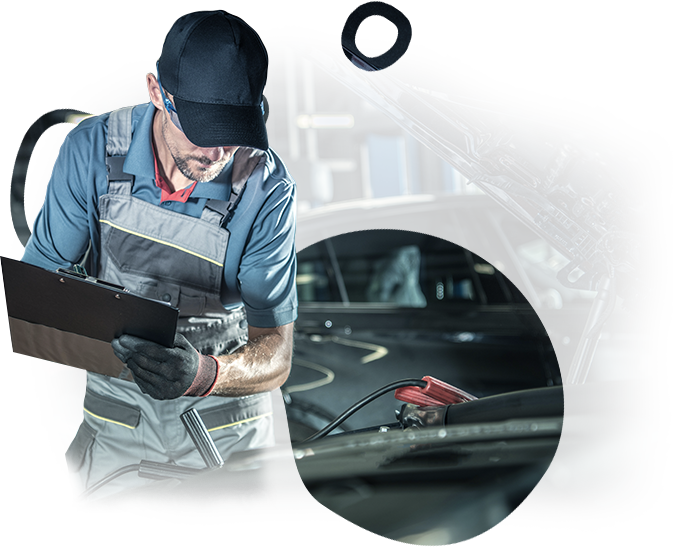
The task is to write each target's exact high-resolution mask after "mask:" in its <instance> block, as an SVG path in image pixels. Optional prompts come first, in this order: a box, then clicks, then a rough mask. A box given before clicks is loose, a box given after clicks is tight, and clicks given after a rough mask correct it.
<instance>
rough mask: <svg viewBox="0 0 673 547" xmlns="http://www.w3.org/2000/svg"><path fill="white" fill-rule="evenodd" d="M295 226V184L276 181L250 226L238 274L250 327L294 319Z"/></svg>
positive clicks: (273, 325)
mask: <svg viewBox="0 0 673 547" xmlns="http://www.w3.org/2000/svg"><path fill="white" fill-rule="evenodd" d="M295 226H296V208H295V185H294V182H293V181H292V180H288V179H280V180H277V181H276V184H275V185H274V188H273V190H272V192H270V194H269V195H268V197H267V199H266V200H265V202H264V205H263V206H262V208H261V209H260V211H259V214H258V215H257V218H256V220H255V222H254V223H253V225H252V229H251V232H250V236H249V238H248V242H247V244H246V248H245V252H244V253H243V256H242V258H241V265H240V270H239V274H238V288H239V290H240V293H241V297H242V300H243V303H244V304H245V308H246V312H247V316H248V323H249V324H250V325H252V326H255V327H259V328H271V327H277V326H280V325H285V324H287V323H291V322H293V321H295V320H296V318H297V288H296V271H297V258H296V251H295Z"/></svg>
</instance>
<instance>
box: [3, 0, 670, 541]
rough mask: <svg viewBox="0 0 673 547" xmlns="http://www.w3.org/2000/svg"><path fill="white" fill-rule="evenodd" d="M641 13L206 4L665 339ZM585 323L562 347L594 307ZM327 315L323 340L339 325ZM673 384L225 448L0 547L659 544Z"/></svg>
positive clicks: (660, 142)
mask: <svg viewBox="0 0 673 547" xmlns="http://www.w3.org/2000/svg"><path fill="white" fill-rule="evenodd" d="M647 4H649V3H647ZM647 4H628V3H627V4H619V5H607V4H600V5H599V4H594V3H590V4H586V5H577V4H575V3H568V4H565V3H555V4H546V3H545V4H537V5H531V4H530V3H529V4H516V5H515V4H504V3H499V4H497V5H491V6H488V5H485V4H480V3H465V4H457V3H441V4H440V3H432V4H427V5H424V6H419V5H418V4H416V3H414V4H413V6H412V4H411V3H409V4H405V3H399V4H398V3H395V4H390V5H382V4H380V3H379V4H376V3H310V2H306V3H302V2H298V3H296V4H282V5H276V4H273V3H266V2H265V3H260V4H259V5H256V4H252V3H239V2H236V3H230V4H226V5H227V7H230V8H232V9H242V8H252V7H255V8H261V7H264V8H269V9H273V8H276V7H286V8H288V7H289V8H297V9H298V10H299V18H298V24H297V25H292V26H286V27H283V28H280V29H272V30H271V31H270V33H271V34H272V35H274V36H276V37H277V38H278V39H279V40H281V41H282V42H283V43H285V44H286V45H288V46H289V47H291V48H292V49H294V50H295V51H297V52H299V53H300V54H301V55H302V56H304V57H305V58H306V59H309V60H310V61H312V62H313V63H315V64H316V65H317V66H319V67H321V68H322V69H323V70H325V71H326V72H328V73H330V74H331V75H333V76H334V77H335V78H336V79H337V80H339V81H341V82H342V83H344V84H345V85H347V86H348V87H349V88H350V89H352V90H354V91H355V92H356V93H358V94H359V95H360V96H361V97H363V98H365V99H366V100H368V101H369V102H371V103H372V104H373V105H375V106H376V107H377V108H379V109H380V110H381V111H383V112H385V113H386V114H387V115H388V116H389V117H390V118H391V119H394V120H395V121H396V122H397V123H398V124H399V125H400V126H401V127H403V128H405V129H406V130H408V131H410V132H411V133H412V134H414V135H415V136H417V137H418V138H419V139H420V140H421V141H422V142H423V143H424V144H426V145H427V146H428V147H429V148H431V149H432V150H434V151H435V152H436V153H437V154H438V155H440V156H441V157H442V158H444V159H446V160H447V161H449V162H450V163H451V164H452V165H453V166H454V167H455V168H457V169H458V170H459V171H461V173H463V174H464V175H465V176H466V177H467V178H468V179H469V180H470V181H471V182H473V183H474V184H476V185H478V186H479V187H480V188H481V189H482V190H483V191H484V192H485V193H486V194H488V195H489V196H491V197H492V198H494V199H495V200H496V201H497V202H498V203H499V204H501V205H503V206H505V207H506V208H507V209H508V210H509V211H510V213H511V214H513V215H514V216H516V217H517V218H518V219H519V220H521V221H522V222H523V223H525V224H526V225H527V226H529V227H530V228H532V229H533V230H535V231H536V232H537V233H538V234H539V235H540V237H542V238H543V239H545V241H547V242H548V243H549V244H550V245H551V246H553V247H554V248H555V249H556V250H557V251H558V252H559V253H561V254H562V255H564V256H565V257H566V258H567V259H568V264H567V266H565V267H564V268H562V269H561V270H559V275H558V279H559V282H560V283H561V284H562V285H563V286H564V287H566V288H572V289H575V290H596V289H599V290H598V291H597V298H596V300H595V301H597V302H599V303H600V302H601V301H604V302H607V303H608V304H612V305H614V302H615V299H616V297H617V295H619V296H620V297H621V298H622V301H623V305H624V307H625V308H626V309H628V310H630V311H631V313H632V314H634V315H637V316H638V317H639V318H641V319H643V320H644V321H646V322H647V323H648V324H649V325H650V326H651V327H652V328H654V329H655V330H656V331H657V332H658V333H660V334H662V335H663V336H666V337H669V338H670V335H671V320H672V317H673V316H672V311H673V306H671V302H673V298H672V297H671V285H670V281H671V275H670V272H671V271H672V270H671V256H672V255H671V251H670V244H669V243H670V242H671V241H672V240H671V231H673V230H672V226H671V218H672V217H671V210H672V208H671V196H673V192H672V191H673V171H672V170H671V169H670V161H671V157H673V154H672V153H671V152H672V150H673V123H671V118H673V107H672V100H673V93H672V92H671V88H672V87H673V85H672V84H673V71H672V70H671V67H673V63H671V62H670V61H671V59H670V56H671V54H672V52H673V47H672V45H673V38H672V36H673V34H672V33H671V22H672V21H673V17H671V11H670V7H657V6H650V5H647ZM652 4H655V3H652ZM406 258H409V259H410V260H411V258H412V257H411V256H410V255H409V256H407V257H406ZM475 263H476V264H484V265H486V264H489V262H487V261H481V260H480V261H479V262H475ZM490 265H491V267H492V268H493V269H494V271H499V269H498V268H496V266H495V262H490ZM480 268H481V269H482V271H484V272H485V271H486V269H487V268H485V267H480ZM505 271H507V270H506V269H505V270H503V273H504V272H505ZM310 273H312V274H314V273H316V272H310ZM494 275H495V274H494ZM574 275H577V277H576V278H575V277H574ZM419 279H420V278H419ZM447 285H448V283H446V282H445V283H444V290H445V291H446V287H447ZM454 288H455V285H454ZM340 292H341V291H340ZM603 293H606V294H603ZM445 294H446V293H445ZM463 294H466V293H463ZM417 297H418V294H416V298H417ZM426 298H427V295H426ZM341 306H342V307H344V306H343V302H342V303H341ZM607 307H608V308H609V307H610V306H609V305H608V306H607ZM411 309H414V308H411ZM534 309H537V310H540V309H541V308H536V307H535V306H534V305H533V306H531V310H534ZM543 311H544V310H543ZM558 311H559V310H550V311H549V313H550V315H551V313H552V312H554V313H555V312H558ZM560 311H563V309H561V310H560ZM593 312H596V313H595V314H594V315H595V317H594V315H592V317H594V320H592V321H593V324H595V325H597V326H598V328H596V329H595V328H594V327H590V328H587V329H586V332H585V333H583V340H585V339H594V340H595V339H596V337H597V334H598V333H599V332H600V327H601V325H602V320H603V318H604V317H605V316H606V315H607V314H605V313H604V311H601V310H598V311H597V310H596V308H594V307H593V305H592V311H591V313H590V315H591V314H593ZM408 315H409V321H411V322H413V321H414V320H415V318H414V317H413V314H412V313H411V312H409V314H408ZM334 317H335V318H337V319H332V318H330V321H331V327H328V326H327V325H324V323H323V325H324V328H335V325H336V326H337V328H340V329H343V330H344V335H345V329H346V324H343V326H341V325H342V324H341V323H340V322H338V317H337V315H334ZM380 317H384V315H383V314H381V315H380ZM319 320H322V318H318V316H316V321H315V322H314V325H313V328H315V329H316V332H314V335H316V336H322V335H321V334H320V333H319V332H318V329H321V328H323V326H321V325H320V324H319ZM351 322H353V323H354V324H355V322H354V321H353V320H352V319H351V318H349V323H348V326H349V327H350V329H351V331H352V332H357V331H358V329H360V328H361V327H362V328H368V326H367V325H360V324H356V326H355V328H354V327H353V325H351ZM466 326H468V327H470V328H469V330H468V329H465V331H466V332H468V331H472V330H477V329H473V328H472V325H466ZM585 335H586V336H585ZM339 336H341V335H339ZM319 341H320V340H316V342H319ZM380 345H382V344H380ZM354 349H358V348H357V347H356V348H354ZM360 349H362V348H360ZM325 351H328V349H326V350H325ZM588 353H589V354H591V353H592V352H588ZM589 356H591V355H589ZM360 357H361V354H360ZM496 357H497V356H496ZM590 362H591V360H590V359H589V363H590ZM575 363H576V362H575V358H574V357H573V361H572V363H571V364H570V367H569V368H570V369H572V368H573V365H574V364H575ZM585 364H586V363H585ZM609 364H610V363H608V365H609ZM533 368H534V369H535V368H536V367H533ZM536 370H537V369H536ZM353 385H356V384H355V383H354V384H353ZM416 386H417V387H420V385H419V384H416ZM672 386H673V383H672V382H671V381H670V379H667V378H665V379H663V380H655V379H643V380H623V381H612V382H603V381H598V382H588V383H584V384H583V379H582V378H580V380H579V381H573V382H569V384H568V385H555V386H547V387H542V388H536V389H527V390H522V391H515V392H510V393H504V394H498V395H493V396H486V397H483V398H480V399H478V400H472V401H469V402H464V403H460V404H451V405H447V404H437V405H432V406H424V405H412V404H407V405H406V406H405V407H404V408H403V409H402V411H401V413H400V416H399V419H398V422H397V424H398V425H397V426H396V427H389V425H386V426H384V427H380V428H376V429H374V430H372V431H360V432H353V433H343V434H340V435H334V436H332V437H331V438H330V437H328V438H323V439H313V440H311V441H307V442H303V443H298V444H296V445H293V446H279V447H273V448H269V449H263V450H256V451H249V452H242V453H239V454H236V455H234V456H232V457H231V458H230V459H229V460H228V461H227V462H226V463H225V465H224V466H223V467H222V468H220V469H212V470H208V471H206V472H204V473H202V474H201V475H200V476H198V477H195V478H192V479H188V480H185V481H184V482H182V483H179V481H177V480H165V481H159V482H157V483H155V484H154V485H152V487H150V488H145V489H138V490H135V491H129V492H124V493H122V494H120V495H118V496H115V497H114V498H112V497H111V498H109V499H107V500H102V501H100V502H96V503H92V504H90V505H89V506H84V507H82V508H81V509H76V510H74V511H72V512H71V513H70V514H68V515H63V516H59V517H54V518H51V519H46V520H44V521H41V522H38V523H36V524H33V525H31V526H28V527H25V528H24V529H19V530H16V531H10V532H9V533H7V534H5V535H4V536H0V543H2V544H3V545H6V546H8V547H12V546H16V547H19V546H23V545H32V546H36V547H37V546H40V545H59V544H63V545H66V544H67V545H69V546H73V547H74V546H79V545H82V546H84V545H91V544H96V545H120V544H123V545H127V546H130V547H132V546H135V545H143V546H152V545H181V544H184V543H186V542H200V543H207V544H212V543H221V542H223V541H230V542H232V543H246V544H250V545H265V546H269V545H314V544H321V545H330V546H341V545H349V546H350V545H365V546H387V547H393V546H395V547H396V546H414V545H415V546H419V545H437V546H448V545H461V546H475V547H476V546H486V545H488V546H501V545H502V546H517V545H525V546H528V547H531V546H538V545H539V546H542V545H555V546H559V547H560V546H564V545H573V546H584V545H586V546H589V545H596V544H607V545H632V544H634V543H638V544H640V543H644V544H653V545H666V544H670V543H671V542H673V535H672V534H671V529H670V525H669V512H670V511H669V509H670V507H671V504H672V503H673V474H671V466H670V454H671V450H672V449H673V446H672V444H673V441H672V439H673V414H672V410H671V402H672V401H673V399H672V397H671V395H673V389H672ZM426 387H427V386H426ZM357 395H359V394H354V396H353V399H354V400H355V399H357ZM289 397H292V394H289ZM363 412H366V410H363Z"/></svg>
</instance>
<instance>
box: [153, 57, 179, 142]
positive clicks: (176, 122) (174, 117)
mask: <svg viewBox="0 0 673 547" xmlns="http://www.w3.org/2000/svg"><path fill="white" fill-rule="evenodd" d="M157 82H158V83H159V89H160V90H161V98H162V99H163V101H164V106H165V107H166V110H167V111H168V117H169V118H170V119H171V121H172V122H173V124H174V125H175V127H177V128H178V129H179V130H180V131H182V132H183V133H184V132H185V130H184V129H182V125H180V119H179V118H178V111H177V110H175V107H174V106H173V103H172V102H171V101H169V100H168V98H167V97H166V95H164V86H162V85H161V77H160V76H159V63H157Z"/></svg>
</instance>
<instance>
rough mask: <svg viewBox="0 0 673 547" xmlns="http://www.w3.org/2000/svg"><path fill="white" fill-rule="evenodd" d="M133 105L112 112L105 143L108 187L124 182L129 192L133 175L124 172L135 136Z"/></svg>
mask: <svg viewBox="0 0 673 547" xmlns="http://www.w3.org/2000/svg"><path fill="white" fill-rule="evenodd" d="M132 113H133V107H132V106H127V107H124V108H120V109H119V110H114V111H113V112H111V113H110V118H109V120H108V128H107V141H106V143H105V163H106V165H107V172H108V188H110V185H114V184H116V183H117V184H118V183H121V184H124V185H126V186H127V187H128V193H130V190H131V184H132V183H133V180H134V177H133V175H129V174H128V173H124V160H125V159H126V154H127V152H128V150H129V147H130V146H131V139H132V138H133V131H132V118H131V115H132Z"/></svg>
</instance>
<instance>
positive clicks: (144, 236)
mask: <svg viewBox="0 0 673 547" xmlns="http://www.w3.org/2000/svg"><path fill="white" fill-rule="evenodd" d="M100 222H101V223H105V224H109V225H110V226H112V227H113V228H116V229H117V230H121V231H122V232H126V233H127V234H131V235H134V236H138V237H142V238H143V239H149V240H150V241H154V242H156V243H161V244H162V245H166V246H167V247H173V248H174V249H178V250H179V251H182V252H185V253H188V254H190V255H194V256H196V257H198V258H201V259H203V260H207V261H208V262H212V263H213V264H215V265H216V266H219V267H220V268H223V267H224V264H222V263H221V262H217V261H215V260H213V259H212V258H208V257H207V256H203V255H200V254H198V253H195V252H194V251H190V250H189V249H185V248H184V247H180V246H179V245H175V244H173V243H169V242H168V241H162V240H161V239H156V238H153V237H150V236H146V235H144V234H139V233H138V232H134V231H133V230H128V229H126V228H122V227H121V226H117V225H116V224H113V223H112V222H110V221H109V220H101V221H100Z"/></svg>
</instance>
